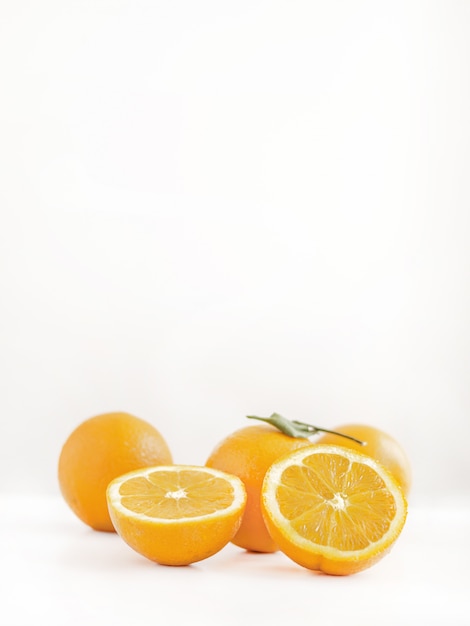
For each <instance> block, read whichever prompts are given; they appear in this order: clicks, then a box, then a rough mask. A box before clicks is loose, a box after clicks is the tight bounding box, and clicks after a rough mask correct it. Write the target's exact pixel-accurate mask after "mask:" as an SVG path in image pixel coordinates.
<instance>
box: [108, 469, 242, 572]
mask: <svg viewBox="0 0 470 626" xmlns="http://www.w3.org/2000/svg"><path fill="white" fill-rule="evenodd" d="M107 500H108V508H109V513H110V516H111V520H112V522H113V524H114V527H115V529H116V531H117V532H118V534H119V535H120V536H121V537H122V539H124V541H125V542H126V543H127V544H128V545H129V546H130V547H131V548H133V549H134V550H136V551H137V552H139V553H140V554H142V555H143V556H145V557H147V558H148V559H151V560H152V561H156V562H157V563H160V564H162V565H189V564H190V563H194V562H196V561H201V560H202V559H205V558H207V557H209V556H212V555H213V554H215V553H216V552H218V551H219V550H221V549H222V548H223V547H224V546H225V545H226V544H227V543H228V542H229V541H230V540H231V539H232V538H233V536H234V535H235V533H236V532H237V530H238V528H239V527H240V524H241V520H242V516H243V511H244V509H245V504H246V491H245V487H244V486H243V483H242V481H241V480H240V479H239V478H238V477H236V476H232V475H230V474H227V473H225V472H221V471H219V470H215V469H211V468H208V467H196V466H192V465H167V466H163V465H162V466H158V467H148V468H145V469H140V470H136V471H134V472H130V473H128V474H125V475H124V476H120V477H119V478H116V479H115V480H113V481H111V483H110V484H109V486H108V489H107Z"/></svg>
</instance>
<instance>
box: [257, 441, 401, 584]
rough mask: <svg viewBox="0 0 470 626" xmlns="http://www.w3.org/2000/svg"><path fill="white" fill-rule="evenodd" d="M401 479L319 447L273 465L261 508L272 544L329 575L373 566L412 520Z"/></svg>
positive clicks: (369, 462) (354, 456) (351, 455)
mask: <svg viewBox="0 0 470 626" xmlns="http://www.w3.org/2000/svg"><path fill="white" fill-rule="evenodd" d="M406 508H407V505H406V500H405V497H404V495H403V492H402V490H401V488H400V487H399V485H398V483H397V481H396V480H395V478H394V477H393V476H392V475H391V474H390V473H389V472H388V470H386V469H385V468H384V467H382V466H381V465H379V464H378V463H377V462H376V461H374V460H373V459H371V458H370V457H367V456H366V455H363V454H360V453H357V452H353V451H351V450H348V449H346V448H344V447H339V446H329V445H318V446H314V447H311V448H307V449H302V450H299V451H297V452H294V453H292V454H289V455H288V456H286V457H284V458H283V459H281V460H279V461H278V462H276V463H274V464H273V466H272V467H271V468H270V470H269V471H268V472H267V474H266V477H265V480H264V484H263V491H262V509H263V515H264V517H265V521H266V524H267V526H268V529H269V531H270V533H271V536H272V537H273V539H274V541H276V543H277V544H278V545H279V547H280V548H281V550H283V551H284V552H285V553H286V554H287V555H288V556H289V557H291V558H292V559H293V560H294V561H296V562H297V563H299V564H300V565H303V566H305V567H308V568H310V569H319V570H322V571H324V572H327V573H331V574H350V573H354V572H357V571H360V570H362V569H365V568H366V567H370V566H371V565H372V564H373V563H375V562H376V561H377V560H379V559H380V558H381V557H382V556H383V555H384V554H385V553H386V552H387V551H388V550H389V549H390V548H391V546H392V545H393V543H394V542H395V540H396V539H397V537H398V535H399V534H400V532H401V530H402V528H403V525H404V523H405V519H406Z"/></svg>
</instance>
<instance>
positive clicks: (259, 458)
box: [206, 424, 312, 552]
mask: <svg viewBox="0 0 470 626" xmlns="http://www.w3.org/2000/svg"><path fill="white" fill-rule="evenodd" d="M311 445H312V444H311V442H310V441H308V439H297V438H294V437H290V436H288V435H285V434H283V433H281V432H280V431H279V430H277V428H274V427H273V426H270V425H264V424H263V425H259V426H247V427H245V428H241V429H240V430H237V431H236V432H234V433H232V434H231V435H229V436H228V437H226V438H225V439H223V440H222V441H221V442H220V443H219V444H218V445H217V446H216V447H215V448H214V450H213V451H212V453H211V454H210V456H209V458H208V459H207V461H206V466H207V467H213V468H216V469H219V470H222V471H224V472H228V473H229V474H233V475H235V476H238V477H239V478H240V479H241V480H242V481H243V483H244V485H245V488H246V492H247V496H248V499H247V503H246V508H245V513H244V515H243V520H242V523H241V526H240V529H239V531H238V532H237V534H236V535H235V537H234V538H233V540H232V542H233V543H234V544H235V545H237V546H239V547H241V548H245V549H247V550H253V551H255V552H275V551H276V550H277V549H278V548H277V546H276V543H275V542H274V541H273V540H272V538H271V536H270V534H269V533H268V530H267V528H266V525H265V523H264V520H263V516H262V514H261V503H260V497H261V488H262V484H263V479H264V475H265V473H266V471H267V470H268V468H269V467H270V466H271V465H272V463H274V461H276V460H277V459H279V458H280V457H281V456H283V455H285V454H287V453H288V452H292V451H293V450H297V449H299V448H304V447H305V446H311Z"/></svg>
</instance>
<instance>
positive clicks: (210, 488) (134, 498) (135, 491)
mask: <svg viewBox="0 0 470 626" xmlns="http://www.w3.org/2000/svg"><path fill="white" fill-rule="evenodd" d="M119 493H120V495H121V504H122V505H123V506H125V507H126V508H127V509H129V510H130V511H133V512H134V513H141V514H143V515H146V516H148V517H154V518H163V519H179V518H183V517H199V516H201V515H208V514H210V513H215V512H216V511H221V510H223V509H226V508H227V507H229V506H230V505H231V504H232V502H233V498H234V493H233V488H232V486H231V485H230V483H229V482H227V481H226V480H224V479H223V478H218V477H214V476H210V475H209V474H207V473H206V472H198V471H185V470H182V471H179V472H169V471H160V472H153V473H151V474H148V475H147V476H139V477H136V478H130V479H129V480H127V481H126V482H124V483H123V484H122V485H121V486H120V488H119Z"/></svg>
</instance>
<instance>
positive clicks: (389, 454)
mask: <svg viewBox="0 0 470 626" xmlns="http://www.w3.org/2000/svg"><path fill="white" fill-rule="evenodd" d="M333 430H334V431H337V432H339V433H343V434H345V435H349V436H352V437H355V438H357V439H359V440H360V441H363V442H364V443H365V445H363V446H361V445H359V444H358V443H356V442H354V441H351V440H350V439H346V438H344V437H338V435H334V434H330V433H328V434H325V435H322V436H321V437H319V438H318V439H317V440H316V441H315V443H317V444H323V443H326V444H333V445H337V446H344V447H346V448H350V449H351V450H356V451H357V452H362V453H363V454H367V456H370V457H372V458H373V459H375V460H376V461H379V463H381V464H382V465H384V466H385V467H386V468H388V469H389V470H390V471H391V472H392V474H393V475H394V476H395V478H396V479H397V480H398V482H399V483H400V485H401V487H402V489H403V491H404V493H405V496H407V495H408V494H409V492H410V488H411V466H410V462H409V460H408V457H407V455H406V453H405V451H404V449H403V447H402V446H401V445H400V444H399V443H398V441H396V440H395V439H394V438H393V437H392V436H391V435H389V434H387V433H385V432H384V431H383V430H380V429H379V428H375V427H374V426H367V425H365V424H344V425H342V426H338V427H337V428H334V429H333Z"/></svg>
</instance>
